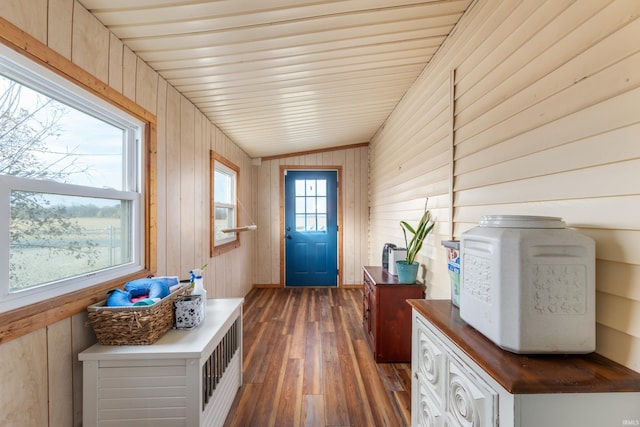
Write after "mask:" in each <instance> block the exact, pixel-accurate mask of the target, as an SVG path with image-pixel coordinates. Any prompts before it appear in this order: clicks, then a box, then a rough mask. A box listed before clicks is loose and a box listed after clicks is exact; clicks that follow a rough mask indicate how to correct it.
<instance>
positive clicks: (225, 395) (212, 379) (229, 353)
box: [78, 298, 244, 427]
mask: <svg viewBox="0 0 640 427" xmlns="http://www.w3.org/2000/svg"><path fill="white" fill-rule="evenodd" d="M243 301H244V300H243V299H242V298H231V299H210V300H208V301H207V315H206V317H205V319H204V321H203V322H202V323H201V324H200V325H199V326H198V327H196V328H194V329H191V330H171V331H169V332H167V333H166V334H165V335H164V336H163V337H161V338H160V339H159V340H158V341H157V342H156V343H155V344H152V345H125V346H107V345H101V344H96V345H94V346H92V347H90V348H88V349H87V350H85V351H83V352H82V353H80V354H79V356H78V357H79V359H80V360H81V361H82V366H83V371H82V375H83V406H82V411H83V414H82V415H83V426H85V427H91V426H106V425H108V426H122V427H125V426H149V427H163V426H167V427H168V426H172V427H177V426H184V427H191V426H222V425H223V424H224V422H225V418H226V416H227V413H228V412H229V409H230V408H231V405H232V403H233V400H234V398H235V395H236V392H237V391H238V388H239V387H240V386H241V385H242V304H243Z"/></svg>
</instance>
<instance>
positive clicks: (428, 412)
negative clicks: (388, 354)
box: [412, 314, 498, 427]
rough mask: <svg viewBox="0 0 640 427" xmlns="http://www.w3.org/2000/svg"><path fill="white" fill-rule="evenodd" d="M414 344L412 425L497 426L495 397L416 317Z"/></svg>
mask: <svg viewBox="0 0 640 427" xmlns="http://www.w3.org/2000/svg"><path fill="white" fill-rule="evenodd" d="M413 342H414V346H413V350H414V351H413V355H412V359H413V361H412V367H413V382H412V396H416V397H417V398H418V399H416V400H415V401H414V402H415V403H414V405H415V408H416V409H417V410H415V411H412V418H413V419H412V423H413V425H414V426H429V427H431V426H442V425H447V426H496V425H497V419H496V418H497V401H498V398H497V395H498V393H497V392H496V391H494V390H493V389H492V388H491V387H490V386H489V385H487V384H486V383H485V382H484V381H483V380H482V379H481V378H480V377H478V376H477V375H476V374H474V372H473V371H472V370H470V369H469V368H468V367H467V365H466V364H465V363H464V362H462V361H461V360H460V359H458V357H457V356H456V355H455V353H454V352H452V351H451V350H450V349H448V348H447V347H446V346H445V345H443V343H442V341H441V340H440V339H438V338H437V337H436V336H435V335H434V334H433V333H432V332H431V331H430V330H429V327H428V326H427V325H426V323H425V321H424V320H423V318H422V317H421V316H420V315H415V314H414V323H413Z"/></svg>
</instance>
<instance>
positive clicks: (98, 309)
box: [87, 284, 193, 345]
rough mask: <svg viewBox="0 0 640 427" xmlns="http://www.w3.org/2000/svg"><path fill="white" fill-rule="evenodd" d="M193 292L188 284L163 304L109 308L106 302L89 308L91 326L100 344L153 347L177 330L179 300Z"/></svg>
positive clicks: (163, 300)
mask: <svg viewBox="0 0 640 427" xmlns="http://www.w3.org/2000/svg"><path fill="white" fill-rule="evenodd" d="M192 289H193V288H192V286H191V284H187V285H184V286H182V287H180V288H179V289H176V290H175V291H173V292H172V293H170V294H169V295H168V296H166V297H165V298H163V299H162V301H159V302H157V303H155V304H153V305H146V306H135V307H107V306H106V305H105V304H106V300H104V301H101V302H99V303H97V304H93V305H90V306H89V307H87V311H88V314H89V320H88V322H87V323H88V325H89V326H91V327H92V328H93V331H94V332H95V334H96V338H97V339H98V342H99V343H100V344H105V345H149V344H153V343H154V342H156V341H157V340H158V339H159V338H160V337H161V336H163V335H164V334H165V333H167V332H168V331H169V330H170V329H171V328H172V327H173V325H174V323H175V311H174V305H173V303H174V302H175V300H176V299H178V297H181V296H183V295H188V294H190V293H191V290H192Z"/></svg>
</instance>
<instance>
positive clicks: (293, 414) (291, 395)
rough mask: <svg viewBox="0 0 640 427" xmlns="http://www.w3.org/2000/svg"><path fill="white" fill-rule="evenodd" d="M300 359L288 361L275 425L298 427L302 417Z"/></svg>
mask: <svg viewBox="0 0 640 427" xmlns="http://www.w3.org/2000/svg"><path fill="white" fill-rule="evenodd" d="M302 362H303V361H302V359H288V362H287V368H286V372H285V375H284V379H283V384H282V390H281V393H280V403H279V404H278V415H277V417H276V422H275V425H276V426H278V427H289V426H292V427H293V426H299V425H300V420H301V416H302V377H303V375H302V373H303V363H302Z"/></svg>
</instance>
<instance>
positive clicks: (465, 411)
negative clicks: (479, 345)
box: [446, 358, 498, 427]
mask: <svg viewBox="0 0 640 427" xmlns="http://www.w3.org/2000/svg"><path fill="white" fill-rule="evenodd" d="M448 367H449V370H448V378H447V395H446V400H447V405H446V411H447V419H448V420H450V425H452V426H465V427H466V426H468V427H471V426H473V427H476V426H478V427H480V426H487V427H488V426H495V425H496V423H495V418H496V417H495V414H496V412H495V411H496V409H497V405H496V404H494V402H496V403H497V401H498V395H497V393H496V392H494V391H492V390H491V389H490V388H488V387H487V386H483V385H482V384H481V383H480V380H479V379H477V378H475V377H474V376H473V375H469V372H470V369H469V367H465V368H463V367H462V365H460V364H458V362H457V361H455V360H453V359H452V358H448Z"/></svg>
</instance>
